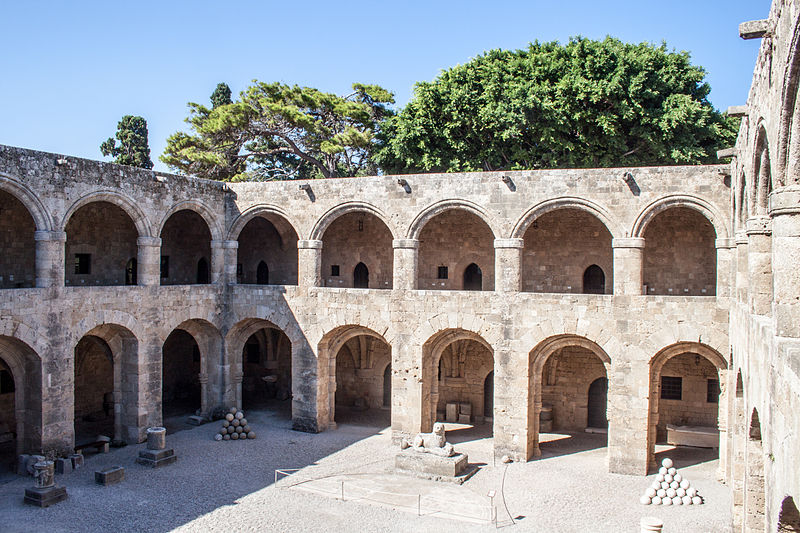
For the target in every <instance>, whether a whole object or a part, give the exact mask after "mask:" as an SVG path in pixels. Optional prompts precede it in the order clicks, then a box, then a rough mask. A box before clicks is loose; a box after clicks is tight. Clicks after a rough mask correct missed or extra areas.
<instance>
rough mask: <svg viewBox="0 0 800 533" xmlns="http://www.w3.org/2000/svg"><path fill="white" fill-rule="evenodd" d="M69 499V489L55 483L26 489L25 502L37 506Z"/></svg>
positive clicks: (48, 505) (47, 505) (45, 505)
mask: <svg viewBox="0 0 800 533" xmlns="http://www.w3.org/2000/svg"><path fill="white" fill-rule="evenodd" d="M66 499H67V489H66V488H64V487H59V486H58V485H53V486H52V487H45V488H38V487H34V488H30V489H25V499H24V501H25V503H27V504H28V505H33V506H36V507H50V506H51V505H53V504H56V503H58V502H61V501H64V500H66Z"/></svg>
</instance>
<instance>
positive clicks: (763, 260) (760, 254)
mask: <svg viewBox="0 0 800 533" xmlns="http://www.w3.org/2000/svg"><path fill="white" fill-rule="evenodd" d="M747 240H748V243H747V271H748V277H749V284H748V288H749V291H748V292H749V305H750V312H751V313H753V314H756V315H769V314H770V312H771V311H772V224H771V220H770V218H769V217H765V216H759V217H753V218H751V219H748V221H747Z"/></svg>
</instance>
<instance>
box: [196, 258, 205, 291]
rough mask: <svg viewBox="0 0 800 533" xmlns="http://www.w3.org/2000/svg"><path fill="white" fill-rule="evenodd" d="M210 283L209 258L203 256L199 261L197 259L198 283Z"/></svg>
mask: <svg viewBox="0 0 800 533" xmlns="http://www.w3.org/2000/svg"><path fill="white" fill-rule="evenodd" d="M207 283H208V260H207V259H206V258H205V257H201V258H200V260H199V261H197V284H198V285H205V284H207Z"/></svg>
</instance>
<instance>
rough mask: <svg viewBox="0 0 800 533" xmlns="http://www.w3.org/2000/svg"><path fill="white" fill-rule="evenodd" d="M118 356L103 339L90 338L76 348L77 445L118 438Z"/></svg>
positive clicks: (81, 341) (92, 336)
mask: <svg viewBox="0 0 800 533" xmlns="http://www.w3.org/2000/svg"><path fill="white" fill-rule="evenodd" d="M114 404H115V402H114V356H113V354H112V352H111V347H109V345H108V343H107V342H106V341H105V340H103V339H102V338H100V337H96V336H94V335H86V336H84V337H83V338H81V340H80V341H78V344H77V346H75V444H76V445H77V446H80V445H82V444H88V443H91V442H94V441H96V440H97V437H98V435H104V436H106V437H109V438H115V437H116V434H115V413H114Z"/></svg>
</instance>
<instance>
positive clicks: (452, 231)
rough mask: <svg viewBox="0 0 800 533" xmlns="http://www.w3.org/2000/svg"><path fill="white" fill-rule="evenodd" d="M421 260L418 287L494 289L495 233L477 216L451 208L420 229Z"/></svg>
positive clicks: (432, 288)
mask: <svg viewBox="0 0 800 533" xmlns="http://www.w3.org/2000/svg"><path fill="white" fill-rule="evenodd" d="M418 263H419V264H418V274H417V287H418V288H419V289H426V290H483V291H493V290H494V234H493V233H492V230H491V229H490V228H489V226H488V225H487V224H486V222H484V221H483V220H482V219H481V218H480V217H478V216H477V215H475V214H473V213H470V212H469V211H467V210H465V209H459V208H453V209H448V210H446V211H444V212H442V213H440V214H438V215H436V216H434V217H433V218H431V219H430V220H429V221H428V222H427V223H426V224H425V226H423V228H422V230H421V231H420V233H419V261H418ZM471 265H474V266H471ZM467 270H470V272H467ZM478 273H480V274H479V275H478ZM465 284H468V285H466V286H465Z"/></svg>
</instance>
